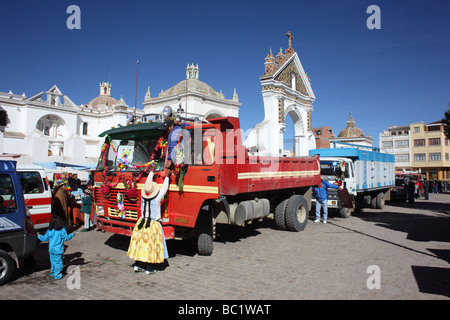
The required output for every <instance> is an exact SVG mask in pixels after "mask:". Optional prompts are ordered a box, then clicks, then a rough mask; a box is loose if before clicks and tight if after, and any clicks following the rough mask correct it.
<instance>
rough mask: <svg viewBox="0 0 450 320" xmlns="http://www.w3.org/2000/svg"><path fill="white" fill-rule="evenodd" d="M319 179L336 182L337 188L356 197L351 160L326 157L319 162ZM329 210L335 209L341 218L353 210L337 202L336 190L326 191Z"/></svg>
mask: <svg viewBox="0 0 450 320" xmlns="http://www.w3.org/2000/svg"><path fill="white" fill-rule="evenodd" d="M320 177H321V179H322V180H326V181H328V182H330V183H334V182H336V181H337V183H338V184H339V186H342V187H343V188H346V189H347V190H348V193H349V194H350V195H351V196H352V198H353V199H354V198H355V197H356V190H357V186H356V179H355V169H354V163H353V160H352V159H349V158H340V157H327V158H325V159H321V160H320ZM327 206H328V208H329V209H337V210H339V212H340V215H341V216H349V215H350V214H351V213H352V212H353V211H354V208H353V209H350V208H345V207H343V206H342V202H341V201H340V200H339V196H338V193H337V189H328V203H327Z"/></svg>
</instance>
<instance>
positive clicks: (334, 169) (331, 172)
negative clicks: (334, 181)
mask: <svg viewBox="0 0 450 320" xmlns="http://www.w3.org/2000/svg"><path fill="white" fill-rule="evenodd" d="M320 174H321V175H322V176H340V175H341V174H342V168H341V166H340V162H339V161H323V160H321V161H320ZM344 177H346V178H348V177H349V164H348V163H346V170H345V171H344Z"/></svg>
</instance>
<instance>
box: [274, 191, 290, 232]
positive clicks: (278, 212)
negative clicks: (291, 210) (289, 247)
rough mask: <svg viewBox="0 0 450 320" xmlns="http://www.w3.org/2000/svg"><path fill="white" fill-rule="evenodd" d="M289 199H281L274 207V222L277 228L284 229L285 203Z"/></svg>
mask: <svg viewBox="0 0 450 320" xmlns="http://www.w3.org/2000/svg"><path fill="white" fill-rule="evenodd" d="M288 200H289V199H285V200H283V201H281V202H280V203H279V204H278V205H277V206H276V208H275V224H276V226H277V228H278V229H280V230H286V214H285V212H286V205H287V202H288Z"/></svg>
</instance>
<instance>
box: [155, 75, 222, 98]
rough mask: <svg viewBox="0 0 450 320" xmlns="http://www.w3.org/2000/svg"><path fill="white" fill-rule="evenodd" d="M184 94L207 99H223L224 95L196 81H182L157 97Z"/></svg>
mask: <svg viewBox="0 0 450 320" xmlns="http://www.w3.org/2000/svg"><path fill="white" fill-rule="evenodd" d="M186 92H196V93H200V94H203V95H205V96H208V97H212V98H219V99H224V95H223V94H222V93H219V92H217V91H216V90H214V89H213V88H211V87H210V86H209V85H207V84H206V83H204V82H203V81H200V80H198V79H186V80H183V81H181V82H179V83H177V84H176V85H174V86H173V87H172V88H170V89H167V90H166V91H163V92H161V93H160V94H159V97H168V96H175V95H179V94H183V93H186Z"/></svg>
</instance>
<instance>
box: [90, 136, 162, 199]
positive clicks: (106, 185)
mask: <svg viewBox="0 0 450 320" xmlns="http://www.w3.org/2000/svg"><path fill="white" fill-rule="evenodd" d="M108 146H110V147H111V148H112V150H113V152H114V154H115V155H116V157H117V159H118V160H117V161H118V162H119V165H118V167H119V172H123V170H125V169H126V168H133V169H138V168H144V169H143V170H142V171H141V173H140V174H139V177H138V178H137V179H134V177H133V181H131V180H128V181H126V180H125V177H124V176H123V174H121V175H120V176H119V178H118V179H117V182H116V183H112V180H113V178H112V177H111V178H108V176H107V174H106V172H107V171H108V166H106V153H107V150H108V148H107V147H108ZM166 147H167V139H165V138H164V137H161V138H159V140H158V141H157V143H156V147H155V149H154V150H153V152H152V156H151V157H150V161H149V162H147V163H145V164H142V165H131V164H130V163H129V162H128V156H129V153H124V154H123V155H122V157H119V154H118V152H117V150H116V148H114V145H113V144H111V137H110V136H107V137H106V139H105V143H104V144H103V146H102V149H101V155H102V157H100V159H101V158H103V171H102V174H101V175H100V178H101V179H102V182H103V184H102V185H101V186H100V190H101V191H102V193H103V195H104V196H105V197H106V198H108V197H109V196H110V193H111V188H115V187H116V186H117V185H118V184H119V181H120V180H122V181H123V183H124V185H125V189H126V190H125V196H126V197H127V198H128V199H129V200H130V201H137V199H138V195H137V187H136V185H137V183H138V182H139V181H140V180H141V178H142V176H143V175H144V172H146V171H147V170H148V168H149V167H150V165H152V164H154V163H155V162H156V161H155V159H157V158H158V159H160V158H162V157H164V150H165V149H166ZM158 153H159V156H158ZM100 159H99V161H100Z"/></svg>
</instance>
